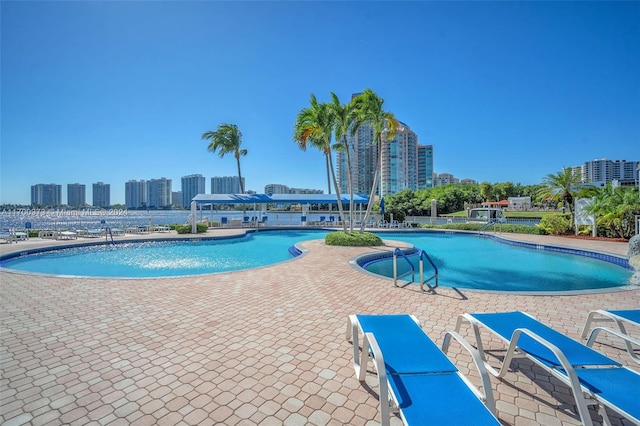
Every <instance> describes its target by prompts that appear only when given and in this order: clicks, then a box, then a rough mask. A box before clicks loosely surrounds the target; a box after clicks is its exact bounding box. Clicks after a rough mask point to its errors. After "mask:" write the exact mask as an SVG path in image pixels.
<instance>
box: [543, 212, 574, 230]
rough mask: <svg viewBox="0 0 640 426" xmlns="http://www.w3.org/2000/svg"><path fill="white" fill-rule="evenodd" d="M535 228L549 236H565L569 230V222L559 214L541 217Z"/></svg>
mask: <svg viewBox="0 0 640 426" xmlns="http://www.w3.org/2000/svg"><path fill="white" fill-rule="evenodd" d="M536 227H537V228H538V229H540V230H541V231H542V232H544V233H545V234H549V235H562V234H566V233H567V232H568V231H569V230H570V229H571V226H570V221H569V220H567V218H566V217H565V216H564V215H560V214H553V215H547V216H543V217H542V219H541V220H540V223H539V224H537V225H536Z"/></svg>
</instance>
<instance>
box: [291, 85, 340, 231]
mask: <svg viewBox="0 0 640 426" xmlns="http://www.w3.org/2000/svg"><path fill="white" fill-rule="evenodd" d="M310 103H311V106H310V107H308V108H303V109H302V110H301V111H300V112H299V113H298V116H297V117H296V123H295V127H294V136H293V139H294V141H295V142H297V143H298V146H299V147H300V149H302V150H303V151H305V150H306V149H307V142H309V143H311V145H312V146H314V147H316V148H318V149H319V150H321V151H322V152H323V153H324V155H325V161H326V163H327V179H329V174H330V175H331V177H332V178H333V185H334V188H335V190H336V197H337V199H338V210H339V212H340V216H341V217H344V212H343V210H342V197H341V195H340V188H339V187H338V182H337V180H336V173H335V170H334V169H333V160H332V154H331V135H332V133H333V128H334V114H333V111H332V109H331V108H330V107H329V105H328V104H325V103H319V102H318V100H317V99H316V96H315V95H314V94H311V101H310ZM329 193H331V190H329ZM342 226H343V229H344V231H345V232H347V227H346V224H345V223H344V221H343V223H342Z"/></svg>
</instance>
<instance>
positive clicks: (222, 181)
mask: <svg viewBox="0 0 640 426" xmlns="http://www.w3.org/2000/svg"><path fill="white" fill-rule="evenodd" d="M244 183H245V181H244V178H242V186H243V187H244ZM240 192H241V191H240V179H238V176H216V177H212V178H211V193H212V194H240Z"/></svg>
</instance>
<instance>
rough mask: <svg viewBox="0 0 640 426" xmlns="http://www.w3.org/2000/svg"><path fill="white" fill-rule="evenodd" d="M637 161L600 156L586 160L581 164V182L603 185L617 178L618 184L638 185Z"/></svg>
mask: <svg viewBox="0 0 640 426" xmlns="http://www.w3.org/2000/svg"><path fill="white" fill-rule="evenodd" d="M639 164H640V162H638V161H627V160H607V159H606V158H601V159H597V160H592V161H586V162H585V163H584V165H582V182H583V183H588V184H591V185H598V186H604V185H605V184H607V183H608V182H612V181H614V180H617V181H618V183H619V184H620V185H625V186H635V185H638V165H639Z"/></svg>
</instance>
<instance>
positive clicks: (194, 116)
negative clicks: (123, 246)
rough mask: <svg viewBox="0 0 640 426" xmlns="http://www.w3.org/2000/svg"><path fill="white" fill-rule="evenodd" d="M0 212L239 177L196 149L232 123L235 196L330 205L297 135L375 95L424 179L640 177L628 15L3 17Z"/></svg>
mask: <svg viewBox="0 0 640 426" xmlns="http://www.w3.org/2000/svg"><path fill="white" fill-rule="evenodd" d="M1 27H2V29H1V36H2V38H1V42H2V46H1V47H2V51H1V55H2V57H1V59H2V62H1V66H2V73H1V85H2V87H1V89H2V91H1V123H0V125H1V158H0V161H1V172H0V179H1V187H0V203H23V204H29V203H30V187H31V185H34V184H37V183H57V184H61V185H62V186H63V203H66V185H67V184H68V183H76V182H77V183H84V184H86V185H87V202H88V203H91V201H92V195H91V184H92V183H94V182H97V181H102V182H105V183H110V184H111V201H112V203H123V202H124V185H125V182H126V181H128V180H130V179H135V180H139V179H152V178H160V177H166V178H170V179H172V180H173V189H174V191H177V190H180V178H181V177H182V176H185V175H189V174H194V173H200V174H202V175H204V176H205V177H206V181H207V183H206V188H207V192H209V190H210V187H209V185H210V180H209V179H210V178H211V177H212V176H235V175H237V170H236V163H235V160H234V159H233V157H232V156H227V157H225V158H223V159H220V158H219V156H218V155H217V154H216V155H214V154H211V153H209V152H207V150H206V142H205V141H203V140H201V139H200V135H201V134H202V132H204V131H207V130H215V128H216V127H217V126H218V125H219V124H220V123H223V122H230V123H235V124H237V125H238V126H239V127H240V129H241V131H242V133H243V136H244V137H243V147H244V148H246V149H247V150H248V151H249V153H248V155H247V156H246V157H243V158H242V160H241V165H242V171H243V175H244V176H245V177H246V184H247V189H251V190H254V191H257V192H263V190H264V186H265V185H266V184H269V183H279V184H285V185H288V186H290V187H304V188H316V189H322V190H324V191H325V192H326V190H327V188H326V183H325V168H324V167H325V165H324V160H323V156H322V154H321V153H320V152H319V151H314V150H310V151H307V152H302V151H300V150H299V149H298V148H297V146H296V144H295V143H294V142H293V141H292V134H293V124H294V120H295V117H296V114H297V113H298V111H300V109H302V108H304V107H306V106H307V105H308V104H309V95H310V94H311V93H314V94H316V96H317V97H318V98H319V99H320V100H321V101H329V100H330V97H329V93H330V92H331V91H334V92H335V93H336V94H337V95H338V96H339V97H340V99H341V100H342V101H343V102H346V101H348V100H349V98H350V96H351V94H352V93H355V92H359V91H361V90H363V89H365V88H367V87H369V88H371V89H373V90H374V91H376V92H377V93H378V95H380V96H381V97H382V98H384V100H385V103H384V106H385V108H386V109H387V110H388V111H391V112H393V113H395V115H396V117H397V118H398V119H399V120H401V121H403V122H404V123H406V124H408V125H409V127H411V129H413V130H414V131H415V132H416V133H417V134H418V137H419V141H420V143H422V144H432V145H433V146H434V158H435V159H434V163H435V165H434V169H435V172H437V173H443V172H447V173H452V174H454V175H455V176H456V177H459V178H467V177H468V178H471V179H475V180H478V181H480V182H482V181H487V182H492V183H496V182H505V181H511V182H514V183H518V182H519V183H522V184H524V185H528V184H536V183H539V182H540V181H541V179H542V178H543V177H544V176H545V175H547V174H549V173H555V172H558V171H560V170H561V169H562V167H564V166H573V165H580V164H582V163H583V162H585V161H588V160H593V159H595V158H609V159H613V160H615V159H626V160H630V161H631V160H636V161H637V160H640V2H637V1H626V2H615V1H606V2H594V1H591V2H574V1H567V2H554V1H551V2H504V1H499V2H498V1H496V2H482V1H478V2H399V1H395V2H295V1H289V2H242V1H240V2H213V1H198V2H190V1H183V2H178V1H165V2H153V1H113V2H99V1H77V2H75V1H73V2H72V1H43V2H37V1H27V2H23V1H20V2H18V1H2V3H1Z"/></svg>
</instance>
